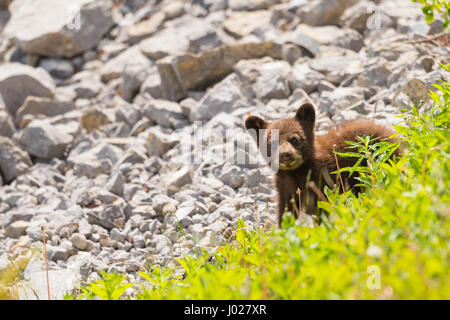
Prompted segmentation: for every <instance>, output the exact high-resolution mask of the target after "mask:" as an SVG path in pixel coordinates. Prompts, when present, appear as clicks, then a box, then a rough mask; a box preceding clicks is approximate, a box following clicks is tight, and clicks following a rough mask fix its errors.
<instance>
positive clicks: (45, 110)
mask: <svg viewBox="0 0 450 320" xmlns="http://www.w3.org/2000/svg"><path fill="white" fill-rule="evenodd" d="M73 110H75V105H74V104H73V102H63V101H55V100H53V99H50V98H42V97H34V96H29V97H27V98H26V100H25V102H24V104H23V105H22V106H21V107H20V108H19V109H18V110H17V113H16V122H17V123H21V121H22V119H23V118H24V116H25V115H44V116H47V117H55V116H57V115H61V114H64V113H67V112H70V111H73Z"/></svg>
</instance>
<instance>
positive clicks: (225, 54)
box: [157, 41, 282, 100]
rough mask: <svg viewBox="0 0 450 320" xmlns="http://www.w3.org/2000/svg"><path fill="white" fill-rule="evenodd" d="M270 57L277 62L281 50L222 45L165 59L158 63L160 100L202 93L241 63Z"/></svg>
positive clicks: (269, 44)
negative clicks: (200, 91)
mask: <svg viewBox="0 0 450 320" xmlns="http://www.w3.org/2000/svg"><path fill="white" fill-rule="evenodd" d="M265 56H270V57H273V58H276V59H281V56H282V46H281V45H280V44H277V43H275V42H272V41H268V42H260V43H254V42H252V43H240V44H235V45H224V46H221V47H219V48H217V49H213V50H207V51H204V52H203V53H201V54H184V55H179V56H175V57H172V56H168V57H165V58H163V59H161V60H158V62H157V66H158V71H159V74H160V77H161V93H162V97H163V98H164V99H168V100H180V99H183V98H185V97H186V96H187V92H188V91H189V90H202V89H205V88H206V87H208V86H209V85H210V84H211V83H213V82H216V81H218V80H220V79H223V78H224V77H225V76H226V75H228V74H229V73H231V72H232V71H233V66H234V65H235V64H236V63H237V62H238V61H239V60H243V59H256V58H261V57H265Z"/></svg>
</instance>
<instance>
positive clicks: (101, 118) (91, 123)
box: [80, 109, 111, 133]
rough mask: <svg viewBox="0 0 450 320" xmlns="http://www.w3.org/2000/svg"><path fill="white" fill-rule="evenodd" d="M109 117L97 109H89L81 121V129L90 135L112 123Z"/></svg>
mask: <svg viewBox="0 0 450 320" xmlns="http://www.w3.org/2000/svg"><path fill="white" fill-rule="evenodd" d="M110 122H111V121H109V119H108V117H107V116H106V115H105V114H104V113H103V112H101V111H100V110H97V109H89V110H88V111H85V112H84V113H83V116H82V117H81V119H80V123H81V127H82V128H83V129H86V131H87V132H88V133H90V132H92V131H94V130H95V129H98V128H100V127H101V126H103V125H106V124H108V123H110Z"/></svg>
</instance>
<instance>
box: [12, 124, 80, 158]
mask: <svg viewBox="0 0 450 320" xmlns="http://www.w3.org/2000/svg"><path fill="white" fill-rule="evenodd" d="M19 141H20V143H21V144H22V145H23V147H24V149H25V150H26V151H28V153H29V154H31V155H33V156H36V157H39V158H43V159H52V158H57V157H61V156H62V155H64V154H65V152H66V151H67V149H68V147H69V146H70V144H71V143H72V141H73V137H72V136H71V135H70V134H68V133H66V132H65V126H63V125H58V126H54V125H51V124H49V123H45V122H41V121H38V120H36V121H33V122H32V123H30V124H29V125H28V126H27V127H26V128H25V129H24V130H23V131H22V132H21V133H20V135H19Z"/></svg>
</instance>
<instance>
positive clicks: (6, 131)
mask: <svg viewBox="0 0 450 320" xmlns="http://www.w3.org/2000/svg"><path fill="white" fill-rule="evenodd" d="M15 132H16V128H15V127H14V123H13V120H12V117H11V115H10V114H9V113H8V112H7V111H6V110H1V109H0V136H4V137H9V138H10V137H11V136H12V135H13V134H14V133H15Z"/></svg>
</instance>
